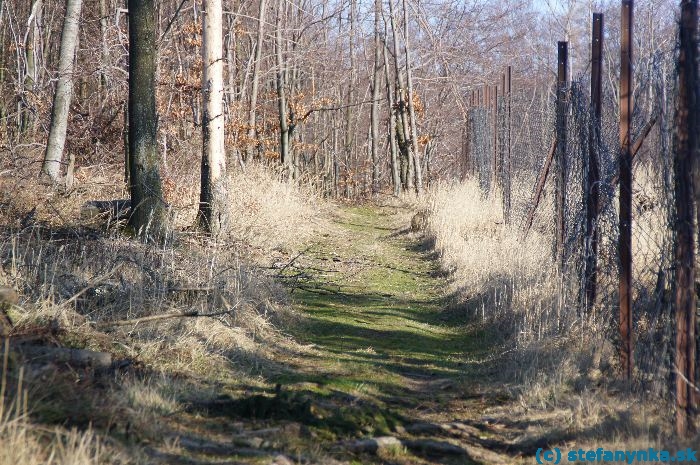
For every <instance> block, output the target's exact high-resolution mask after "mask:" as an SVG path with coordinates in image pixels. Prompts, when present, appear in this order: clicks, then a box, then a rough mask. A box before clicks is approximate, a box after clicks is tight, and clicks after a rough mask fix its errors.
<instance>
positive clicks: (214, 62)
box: [199, 0, 227, 234]
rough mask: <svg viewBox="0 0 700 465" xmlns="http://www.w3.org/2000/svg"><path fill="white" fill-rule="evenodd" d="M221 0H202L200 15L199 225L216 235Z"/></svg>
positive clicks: (220, 175) (220, 209)
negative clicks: (200, 146)
mask: <svg viewBox="0 0 700 465" xmlns="http://www.w3.org/2000/svg"><path fill="white" fill-rule="evenodd" d="M221 3H222V0H205V2H204V12H203V14H202V23H203V24H202V30H203V47H202V62H203V71H202V100H203V103H204V111H203V113H202V133H203V142H204V143H203V151H202V185H201V192H200V204H199V212H200V224H201V225H202V226H203V227H204V228H205V229H206V230H207V231H208V232H210V233H212V234H217V233H219V232H220V231H221V229H222V228H223V227H224V225H225V217H226V197H227V189H226V152H225V148H224V113H223V99H224V59H223V9H222V4H221Z"/></svg>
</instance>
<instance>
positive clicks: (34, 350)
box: [14, 345, 112, 368]
mask: <svg viewBox="0 0 700 465" xmlns="http://www.w3.org/2000/svg"><path fill="white" fill-rule="evenodd" d="M14 349H15V350H16V351H17V352H19V353H20V354H22V355H24V356H25V357H28V358H31V359H33V360H35V361H37V360H38V361H51V362H59V363H69V364H71V365H90V366H94V367H97V368H109V367H110V366H112V355H111V354H108V353H107V352H96V351H94V350H87V349H68V348H65V347H47V346H38V345H17V346H14Z"/></svg>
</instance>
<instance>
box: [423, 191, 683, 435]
mask: <svg viewBox="0 0 700 465" xmlns="http://www.w3.org/2000/svg"><path fill="white" fill-rule="evenodd" d="M640 182H641V181H640ZM423 208H426V209H427V211H428V213H429V215H428V227H427V231H426V234H427V235H428V237H429V238H431V239H433V240H434V242H435V248H436V250H437V251H438V252H439V254H440V262H441V265H442V266H443V267H444V268H445V270H446V271H448V272H450V274H451V276H452V291H453V293H454V295H455V298H456V301H457V302H458V303H459V308H460V309H461V311H463V312H467V313H469V314H470V315H471V316H472V317H473V319H474V320H475V321H477V322H478V324H480V325H481V326H482V327H483V328H484V329H485V330H486V331H487V332H488V334H489V335H490V338H489V339H490V340H491V341H496V345H497V349H496V354H495V355H494V357H493V359H492V360H491V362H493V363H494V364H495V365H494V366H495V367H497V368H498V369H497V372H498V373H499V375H498V376H499V378H498V379H499V380H501V381H502V383H503V384H502V386H505V388H506V389H507V390H509V391H510V393H511V394H512V395H513V396H514V398H515V399H516V400H517V403H516V405H515V406H514V405H513V404H509V405H507V406H505V407H503V408H501V414H503V415H504V416H506V417H507V418H508V419H509V420H512V419H513V418H514V417H517V416H518V415H520V416H522V417H523V418H528V419H532V418H541V419H542V420H541V423H540V424H541V425H542V426H541V427H542V428H543V431H548V432H547V434H549V435H551V438H552V439H551V440H552V441H556V438H557V437H559V436H561V437H564V436H566V435H569V436H570V435H571V434H574V437H576V438H577V439H578V443H579V444H582V445H583V444H592V445H595V444H599V445H600V444H605V445H608V446H618V447H620V446H624V445H639V444H643V445H646V447H649V446H659V445H666V446H668V445H679V446H680V445H682V444H683V443H682V442H679V441H678V440H677V438H674V437H673V434H672V428H671V418H672V416H671V415H669V412H670V409H669V403H668V402H667V399H662V398H659V397H656V396H655V395H654V394H652V393H651V392H649V391H647V390H645V391H644V392H642V391H641V390H639V391H636V392H632V393H630V392H629V391H628V390H627V389H626V387H625V385H624V384H620V383H619V381H618V380H619V376H618V370H617V366H616V365H617V352H616V350H615V347H614V346H615V344H614V342H613V341H614V340H615V332H614V330H615V327H614V318H613V317H612V316H611V315H614V313H613V312H615V311H616V307H614V306H613V304H614V302H613V303H612V304H611V303H610V302H611V301H613V300H614V297H615V296H614V295H612V296H609V297H610V299H609V300H601V302H602V303H601V302H599V303H598V305H597V306H596V310H595V311H594V312H592V314H590V315H588V314H585V312H581V311H580V308H579V303H578V301H577V299H576V298H575V297H567V296H576V295H577V293H576V292H575V290H572V289H571V288H569V287H567V286H570V285H571V278H572V277H571V276H568V275H567V274H566V272H565V274H564V276H561V275H559V272H558V270H557V267H555V266H554V263H553V260H552V255H553V253H552V242H553V237H552V236H553V231H554V224H553V221H552V220H551V217H550V218H547V216H546V215H543V216H542V217H540V218H538V219H537V220H536V222H535V225H534V226H533V228H532V229H531V231H530V232H529V234H528V235H527V236H524V235H523V233H522V229H521V228H522V225H521V224H520V223H518V222H515V223H514V224H512V225H505V224H504V222H503V217H502V207H501V202H500V199H497V198H493V197H485V196H484V195H483V193H482V192H481V190H480V188H479V186H478V183H477V182H475V181H467V182H465V183H462V184H441V185H438V186H436V187H435V188H434V189H433V190H432V192H431V193H430V195H429V197H428V201H427V205H425V206H424V207H423ZM659 215H661V216H663V213H662V212H661V213H659V212H658V211H655V210H652V211H645V212H641V213H640V216H639V219H638V222H637V223H636V228H638V229H637V230H640V231H641V232H643V233H645V234H646V236H647V237H648V238H651V240H650V241H643V240H639V241H638V242H637V244H636V245H635V253H637V254H638V255H639V257H647V256H654V257H658V256H659V254H660V253H661V251H662V249H661V248H660V247H661V246H660V244H663V241H662V239H663V236H664V234H666V231H665V230H664V229H663V228H660V226H659V225H664V224H665V222H664V221H665V218H659ZM640 234H641V233H640ZM603 246H605V244H604V245H603ZM603 263H608V262H603ZM643 263H644V262H642V260H641V259H640V260H638V262H637V266H640V264H643ZM646 263H647V265H646V266H647V267H649V263H650V262H649V260H648V259H647V262H646ZM651 263H652V265H654V266H657V267H658V265H659V263H658V258H657V259H656V261H655V262H651ZM601 266H605V265H601ZM611 274H614V270H613V269H603V270H601V276H600V279H601V280H605V279H607V280H610V276H611ZM635 276H637V277H638V280H639V281H638V283H639V284H638V285H651V286H653V285H654V284H655V283H653V282H651V281H650V282H649V283H647V282H646V281H645V280H648V278H647V276H646V275H645V274H643V273H642V272H641V270H637V271H635ZM615 282H616V281H615ZM601 292H608V290H607V289H604V290H601ZM608 304H609V305H610V306H609V307H608V306H606V305H608ZM638 331H640V333H639V334H638V337H639V338H647V339H648V335H647V332H649V329H648V328H646V329H645V328H644V327H643V325H642V324H641V323H640V325H639V327H638ZM645 331H646V332H645ZM649 334H651V335H653V334H652V333H651V332H649ZM657 349H659V350H660V349H661V348H659V347H657ZM579 434H580V435H581V436H580V438H578V437H577V435H579ZM596 441H597V442H596Z"/></svg>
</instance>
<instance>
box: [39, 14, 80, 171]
mask: <svg viewBox="0 0 700 465" xmlns="http://www.w3.org/2000/svg"><path fill="white" fill-rule="evenodd" d="M82 3H83V2H82V0H66V17H65V20H64V22H63V32H62V33H61V52H60V57H59V64H58V83H57V84H56V92H55V93H54V99H53V109H52V111H51V127H50V129H49V139H48V142H47V144H46V154H45V156H44V165H43V167H42V171H43V172H44V173H46V174H47V175H48V176H49V178H50V179H51V181H52V182H58V180H59V177H60V173H61V163H62V160H63V148H64V147H65V145H66V131H67V130H68V113H69V111H70V103H71V100H72V98H73V69H74V65H75V51H76V49H77V47H78V28H79V25H80V10H81V8H82Z"/></svg>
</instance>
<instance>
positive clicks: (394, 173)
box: [382, 43, 401, 195]
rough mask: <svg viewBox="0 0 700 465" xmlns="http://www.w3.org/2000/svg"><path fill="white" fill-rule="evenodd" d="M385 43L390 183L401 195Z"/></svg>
mask: <svg viewBox="0 0 700 465" xmlns="http://www.w3.org/2000/svg"><path fill="white" fill-rule="evenodd" d="M387 51H388V50H387V47H386V43H385V44H384V49H383V53H382V55H383V56H384V76H385V78H386V97H387V102H388V104H389V150H390V153H391V181H392V182H393V184H394V195H400V194H401V176H400V172H399V160H398V153H397V152H398V150H397V147H396V117H395V116H394V96H393V94H392V89H391V76H390V72H389V60H388V58H387V56H386V54H387Z"/></svg>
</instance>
